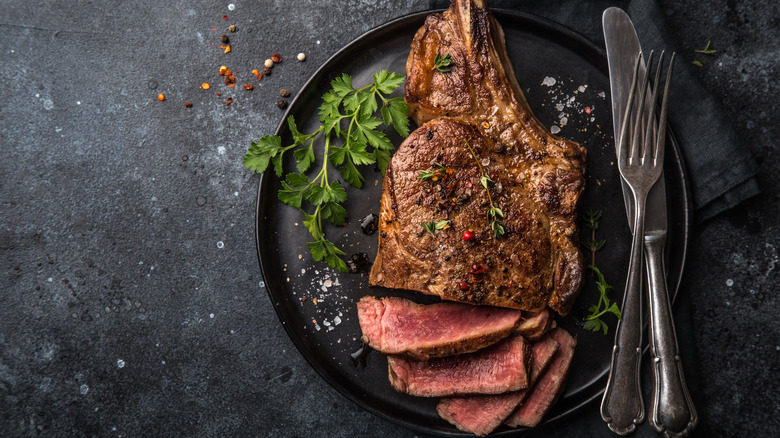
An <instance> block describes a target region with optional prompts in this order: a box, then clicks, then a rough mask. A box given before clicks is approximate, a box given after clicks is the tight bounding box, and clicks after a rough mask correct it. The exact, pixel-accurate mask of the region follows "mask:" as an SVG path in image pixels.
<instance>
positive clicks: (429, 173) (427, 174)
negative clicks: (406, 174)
mask: <svg viewBox="0 0 780 438" xmlns="http://www.w3.org/2000/svg"><path fill="white" fill-rule="evenodd" d="M433 165H434V166H436V167H438V168H437V169H423V170H418V171H417V173H418V175H417V179H419V180H420V181H421V182H422V181H428V180H431V181H438V180H440V179H443V178H444V177H445V176H446V175H447V174H448V173H452V170H451V169H448V168H446V167H444V166H443V165H442V164H441V163H433Z"/></svg>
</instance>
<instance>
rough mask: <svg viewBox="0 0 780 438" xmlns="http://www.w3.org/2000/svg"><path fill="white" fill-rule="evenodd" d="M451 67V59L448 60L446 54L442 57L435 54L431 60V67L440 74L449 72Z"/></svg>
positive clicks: (448, 57)
mask: <svg viewBox="0 0 780 438" xmlns="http://www.w3.org/2000/svg"><path fill="white" fill-rule="evenodd" d="M451 65H452V59H451V58H450V54H449V53H447V54H446V55H444V56H441V54H440V53H438V52H437V53H436V57H435V58H434V59H433V67H434V68H435V69H436V70H439V71H440V72H442V73H447V72H449V71H450V66H451Z"/></svg>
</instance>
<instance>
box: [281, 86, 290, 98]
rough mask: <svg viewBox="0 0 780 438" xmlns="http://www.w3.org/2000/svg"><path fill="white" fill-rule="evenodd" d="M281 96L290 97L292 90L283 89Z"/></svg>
mask: <svg viewBox="0 0 780 438" xmlns="http://www.w3.org/2000/svg"><path fill="white" fill-rule="evenodd" d="M279 95H280V96H282V97H290V90H288V89H286V88H282V89H281V90H279Z"/></svg>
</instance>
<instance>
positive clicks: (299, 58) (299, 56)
mask: <svg viewBox="0 0 780 438" xmlns="http://www.w3.org/2000/svg"><path fill="white" fill-rule="evenodd" d="M298 61H299V62H303V61H306V54H305V53H303V52H301V53H299V54H298Z"/></svg>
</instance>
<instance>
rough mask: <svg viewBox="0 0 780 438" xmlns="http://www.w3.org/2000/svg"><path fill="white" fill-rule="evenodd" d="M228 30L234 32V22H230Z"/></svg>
mask: <svg viewBox="0 0 780 438" xmlns="http://www.w3.org/2000/svg"><path fill="white" fill-rule="evenodd" d="M228 30H229V31H231V32H235V31H236V25H235V24H231V25H230V26H228Z"/></svg>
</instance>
